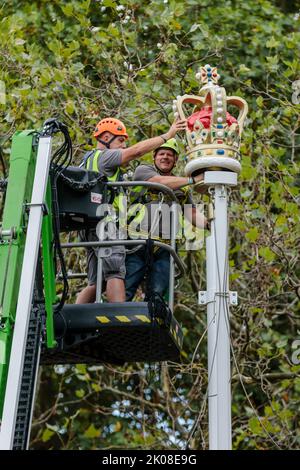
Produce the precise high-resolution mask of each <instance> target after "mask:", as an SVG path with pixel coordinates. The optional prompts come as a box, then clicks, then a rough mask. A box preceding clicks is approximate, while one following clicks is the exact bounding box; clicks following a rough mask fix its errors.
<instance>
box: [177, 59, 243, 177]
mask: <svg viewBox="0 0 300 470" xmlns="http://www.w3.org/2000/svg"><path fill="white" fill-rule="evenodd" d="M196 78H197V79H200V80H201V83H202V87H201V89H200V93H199V96H196V95H183V96H177V99H176V100H174V101H173V111H174V116H175V117H178V116H179V117H180V118H181V119H187V123H188V129H187V131H186V138H187V149H186V150H187V153H186V156H187V160H188V163H187V165H186V167H185V173H186V174H187V175H188V176H191V175H195V174H197V173H198V172H199V170H200V171H203V170H204V169H209V170H219V169H225V170H230V171H233V172H235V173H239V172H240V171H241V165H240V162H239V160H240V154H239V149H240V140H241V134H242V131H243V126H244V121H245V118H246V115H247V112H248V105H247V102H246V101H245V100H244V99H243V98H239V97H238V96H230V97H227V96H226V90H225V88H223V87H220V86H219V85H218V80H219V78H220V75H219V74H218V72H217V68H216V67H211V66H210V65H209V64H207V65H205V66H204V67H201V68H200V71H199V72H198V73H197V74H196ZM185 104H192V105H194V111H193V113H192V115H190V116H189V117H187V116H186V115H185V112H184V105H185ZM228 105H233V106H235V107H237V108H238V109H239V115H238V117H237V118H235V117H233V116H231V115H230V114H229V113H228V112H227V106H228Z"/></svg>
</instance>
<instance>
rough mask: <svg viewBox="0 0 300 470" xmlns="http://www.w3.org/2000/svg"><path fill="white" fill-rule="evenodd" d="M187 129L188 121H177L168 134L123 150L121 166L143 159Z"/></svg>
mask: <svg viewBox="0 0 300 470" xmlns="http://www.w3.org/2000/svg"><path fill="white" fill-rule="evenodd" d="M185 129H186V120H185V119H182V120H176V121H175V122H174V123H173V124H172V126H171V127H170V129H169V130H168V132H166V133H165V134H162V135H161V136H157V137H152V138H151V139H147V140H143V141H142V142H138V143H137V144H134V145H132V146H131V147H128V148H127V149H121V152H122V160H121V162H122V163H121V165H126V164H127V163H129V162H130V161H131V160H135V159H137V158H140V157H142V156H143V155H145V154H146V153H148V152H151V151H152V150H155V149H156V148H158V147H159V146H160V145H162V144H163V143H165V142H166V141H167V140H169V139H172V137H175V135H176V133H177V132H179V131H184V130H185Z"/></svg>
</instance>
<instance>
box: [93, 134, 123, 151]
mask: <svg viewBox="0 0 300 470" xmlns="http://www.w3.org/2000/svg"><path fill="white" fill-rule="evenodd" d="M117 137H118V136H117V135H113V136H112V138H111V139H110V140H109V141H108V142H105V141H104V140H102V139H97V140H98V142H100V143H101V144H102V145H105V147H106V148H107V149H110V144H111V143H112V142H113V141H114V140H115V139H116V138H117Z"/></svg>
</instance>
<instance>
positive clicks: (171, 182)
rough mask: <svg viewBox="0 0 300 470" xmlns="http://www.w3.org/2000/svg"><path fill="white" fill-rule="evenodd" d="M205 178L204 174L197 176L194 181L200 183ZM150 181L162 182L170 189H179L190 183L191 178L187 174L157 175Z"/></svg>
mask: <svg viewBox="0 0 300 470" xmlns="http://www.w3.org/2000/svg"><path fill="white" fill-rule="evenodd" d="M202 180H203V174H201V175H198V176H195V177H194V181H195V183H198V182H199V181H202ZM148 181H150V182H151V183H160V184H164V185H165V186H168V188H170V189H179V188H182V187H183V186H187V185H188V184H190V182H189V181H190V178H188V177H187V176H163V175H155V176H152V178H149V179H148Z"/></svg>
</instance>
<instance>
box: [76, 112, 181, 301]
mask: <svg viewBox="0 0 300 470" xmlns="http://www.w3.org/2000/svg"><path fill="white" fill-rule="evenodd" d="M185 129H186V120H176V121H175V122H174V123H173V124H172V126H171V127H170V128H169V130H168V131H167V132H166V133H165V134H162V135H160V136H157V137H152V138H151V139H147V140H143V141H142V142H138V143H137V144H134V145H132V146H131V147H128V148H126V141H127V139H128V134H127V132H126V127H125V126H124V124H123V123H122V121H120V120H119V119H115V118H110V117H108V118H105V119H102V120H101V121H100V122H99V123H98V124H97V126H96V130H95V132H94V137H95V138H96V139H97V148H96V149H95V150H93V151H92V152H89V153H88V154H86V156H85V157H84V162H83V165H84V166H85V168H87V169H88V170H92V171H99V172H100V173H101V174H102V175H103V176H106V177H107V179H108V180H109V181H118V180H120V179H122V178H121V175H122V172H121V167H124V166H126V165H127V164H128V163H129V162H130V161H131V160H134V159H137V158H140V157H142V156H143V155H145V154H146V153H148V152H151V151H152V150H155V149H156V148H158V147H160V146H161V145H162V144H164V143H165V142H166V141H167V140H169V139H171V138H173V137H174V136H175V135H176V133H177V132H178V131H183V130H185ZM88 239H89V240H97V238H95V232H94V233H91V236H90V237H89V238H88ZM125 273H126V269H125V247H124V246H122V245H120V246H114V247H112V253H111V256H110V257H107V258H103V276H104V279H105V281H106V295H107V300H108V302H125V282H124V280H125ZM96 282H97V254H96V252H95V250H93V249H91V250H88V286H87V287H85V288H84V289H83V290H82V291H81V292H80V293H79V295H78V297H77V300H76V303H79V304H83V303H91V302H94V301H95V299H96Z"/></svg>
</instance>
